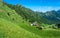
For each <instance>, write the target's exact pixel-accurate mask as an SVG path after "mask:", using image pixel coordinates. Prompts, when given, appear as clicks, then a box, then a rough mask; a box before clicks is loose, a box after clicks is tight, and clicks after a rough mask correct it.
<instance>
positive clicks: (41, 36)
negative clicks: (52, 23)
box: [0, 2, 60, 38]
mask: <svg viewBox="0 0 60 38" xmlns="http://www.w3.org/2000/svg"><path fill="white" fill-rule="evenodd" d="M0 4H2V2H0ZM59 37H60V30H52V29H51V30H39V29H36V28H34V27H31V26H30V25H29V22H28V21H25V20H24V19H23V18H22V17H21V16H19V15H18V14H17V13H16V12H15V10H13V9H11V8H9V7H8V6H7V5H4V6H3V5H1V6H0V38H59Z"/></svg>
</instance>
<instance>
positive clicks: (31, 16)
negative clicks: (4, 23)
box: [4, 3, 60, 24]
mask: <svg viewBox="0 0 60 38" xmlns="http://www.w3.org/2000/svg"><path fill="white" fill-rule="evenodd" d="M4 4H5V5H7V6H8V7H10V8H11V9H12V10H15V11H16V13H18V14H19V15H20V16H22V17H23V19H25V20H26V21H27V20H28V21H29V22H31V23H33V22H35V21H36V22H38V23H46V24H52V23H55V20H54V19H55V18H54V16H55V17H56V15H57V13H56V11H48V12H46V13H42V12H35V11H32V10H31V9H28V8H25V7H24V6H21V5H20V4H16V5H12V4H7V3H4ZM57 12H58V13H60V10H59V11H57ZM49 15H50V16H49ZM50 17H53V18H54V19H52V20H53V21H51V18H50Z"/></svg>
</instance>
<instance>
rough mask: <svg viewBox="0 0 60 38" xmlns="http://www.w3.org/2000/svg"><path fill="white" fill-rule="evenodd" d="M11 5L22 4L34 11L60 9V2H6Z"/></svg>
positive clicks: (11, 0) (15, 0)
mask: <svg viewBox="0 0 60 38" xmlns="http://www.w3.org/2000/svg"><path fill="white" fill-rule="evenodd" d="M4 1H5V2H7V3H10V4H21V5H23V6H25V7H27V8H30V9H32V10H34V11H43V12H45V11H50V10H58V9H60V0H4Z"/></svg>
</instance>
